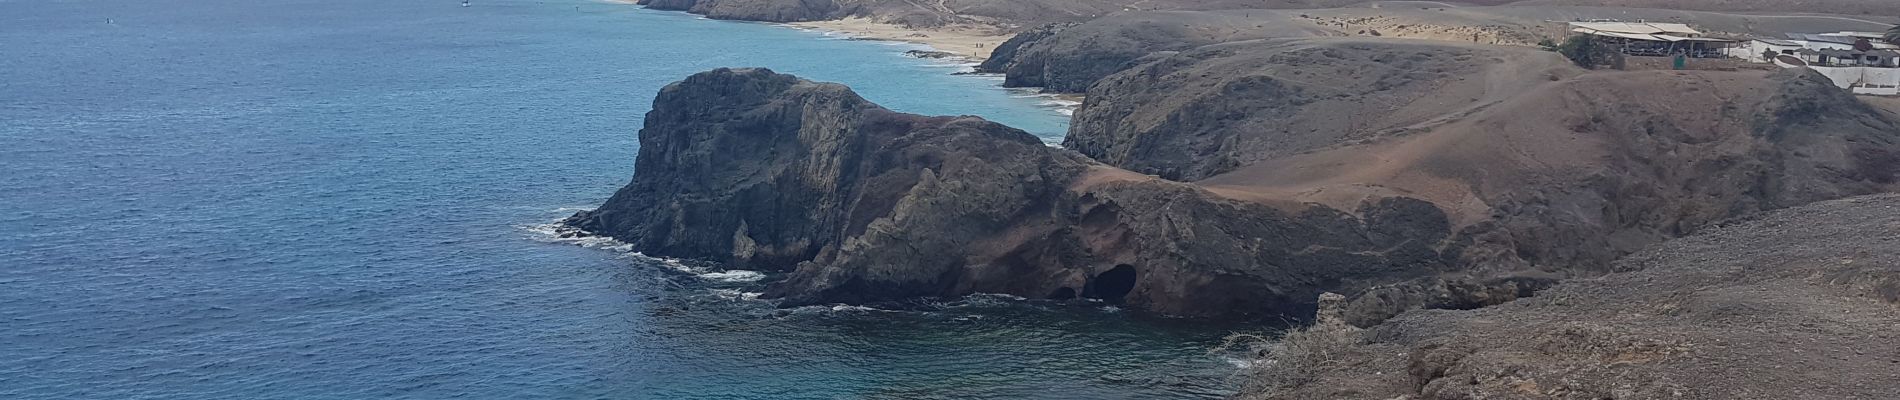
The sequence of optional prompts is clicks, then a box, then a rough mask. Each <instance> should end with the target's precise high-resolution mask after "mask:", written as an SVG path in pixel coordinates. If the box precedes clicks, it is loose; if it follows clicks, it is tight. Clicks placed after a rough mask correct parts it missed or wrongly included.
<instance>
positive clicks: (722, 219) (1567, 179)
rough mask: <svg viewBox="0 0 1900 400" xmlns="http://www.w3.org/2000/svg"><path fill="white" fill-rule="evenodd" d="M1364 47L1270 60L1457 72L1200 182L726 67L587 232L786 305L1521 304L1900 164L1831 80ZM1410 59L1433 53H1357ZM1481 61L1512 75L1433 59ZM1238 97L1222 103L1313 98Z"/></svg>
mask: <svg viewBox="0 0 1900 400" xmlns="http://www.w3.org/2000/svg"><path fill="white" fill-rule="evenodd" d="M1346 43H1347V44H1348V45H1345V46H1321V47H1319V48H1318V49H1319V50H1317V51H1284V52H1277V53H1273V54H1290V55H1291V56H1289V57H1293V58H1287V59H1284V60H1294V61H1300V60H1308V58H1309V57H1318V59H1321V60H1335V61H1339V60H1344V61H1351V63H1347V64H1337V63H1335V64H1328V63H1316V64H1313V65H1315V68H1319V69H1322V70H1325V71H1329V72H1332V73H1343V74H1346V75H1354V76H1360V77H1361V78H1363V79H1370V80H1372V81H1374V82H1380V81H1389V80H1395V79H1437V80H1440V81H1442V82H1439V83H1419V82H1393V83H1392V88H1393V90H1394V91H1407V92H1411V91H1415V92H1418V93H1415V94H1408V95H1405V96H1399V97H1390V98H1387V99H1390V100H1391V101H1390V102H1378V104H1381V105H1383V106H1387V107H1395V108H1393V109H1390V110H1388V111H1387V112H1388V113H1400V114H1403V113H1420V114H1417V115H1436V116H1437V117H1433V118H1424V119H1422V120H1420V121H1421V122H1418V123H1415V124H1411V125H1405V126H1403V127H1402V129H1391V130H1376V131H1373V132H1376V133H1377V134H1373V135H1347V136H1338V135H1339V133H1338V132H1333V131H1326V130H1321V129H1309V130H1301V129H1294V130H1286V131H1283V132H1281V133H1280V135H1283V136H1288V137H1281V138H1276V139H1274V140H1280V141H1283V142H1285V143H1306V144H1307V145H1308V147H1305V148H1301V149H1299V150H1290V151H1285V152H1281V153H1272V154H1271V155H1269V156H1268V157H1265V159H1263V160H1259V161H1257V162H1252V163H1250V164H1245V165H1241V166H1238V167H1234V168H1232V171H1231V172H1228V173H1223V174H1220V175H1217V176H1214V177H1212V178H1209V179H1205V180H1202V181H1199V182H1195V183H1180V182H1173V181H1167V180H1162V179H1159V178H1156V177H1153V176H1147V175H1141V174H1137V173H1133V172H1129V171H1126V170H1122V169H1118V168H1114V167H1111V166H1108V165H1103V164H1101V163H1098V162H1097V161H1095V160H1091V159H1089V158H1086V157H1084V156H1082V155H1080V154H1077V153H1074V152H1072V151H1069V150H1063V149H1055V148H1050V147H1047V146H1044V145H1042V144H1041V143H1040V142H1039V141H1038V140H1036V138H1034V137H1032V136H1030V135H1028V134H1027V133H1024V132H1021V131H1018V130H1015V129H1011V128H1009V127H1005V126H1002V125H998V124H995V123H991V122H988V121H983V120H981V119H978V118H974V117H922V116H916V115H908V114H901V113H896V112H892V111H889V110H885V109H883V108H880V107H878V106H876V105H874V104H871V103H869V102H867V101H865V100H863V99H862V98H859V97H858V96H857V95H856V94H854V93H852V92H851V91H850V90H849V89H847V88H845V87H843V86H839V85H835V84H821V83H811V82H806V81H802V80H799V79H797V78H795V77H791V76H787V75H780V74H776V73H772V72H770V71H766V70H717V71H713V72H708V73H702V74H698V75H694V76H692V77H690V78H688V79H686V80H685V81H682V82H680V83H676V84H674V85H670V86H668V87H667V88H666V89H665V90H663V91H662V92H661V94H660V96H659V97H658V99H657V100H656V101H655V104H654V109H653V111H652V112H651V113H650V114H648V117H647V119H646V127H645V128H644V129H642V130H641V131H640V143H641V148H640V155H639V161H638V163H637V168H638V169H637V170H636V176H635V177H634V179H633V182H632V183H631V184H629V185H628V186H627V187H626V188H623V189H622V190H621V191H620V192H618V193H616V194H615V195H614V196H613V198H612V199H610V200H609V201H608V202H607V203H606V204H603V205H602V206H601V207H600V208H599V209H597V210H594V211H588V212H583V213H580V214H577V215H575V216H574V217H572V218H570V219H569V220H568V221H567V223H568V224H570V225H572V226H575V227H578V228H581V229H583V230H585V231H589V232H593V233H596V234H602V235H609V236H613V237H615V238H618V239H620V240H623V241H626V242H628V243H631V244H633V245H634V247H635V248H636V249H637V250H640V251H643V252H646V253H647V254H650V255H656V256H671V257H683V258H694V259H703V260H711V261H717V262H724V263H728V264H729V265H733V266H737V267H744V268H754V269H771V270H792V271H793V272H791V273H790V274H788V276H787V277H786V278H785V279H784V280H782V281H780V282H777V283H775V284H773V285H772V286H771V287H769V288H768V289H767V291H766V296H767V297H771V298H782V299H784V303H783V304H786V305H799V304H812V303H827V302H850V303H863V302H878V301H886V300H897V299H903V298H908V297H918V296H954V295H962V294H969V293H974V292H991V293H1008V294H1016V295H1022V296H1025V297H1036V298H1043V297H1053V298H1068V297H1075V296H1081V297H1093V298H1101V299H1107V300H1110V301H1116V302H1123V303H1126V304H1129V305H1133V306H1137V307H1141V308H1146V309H1149V310H1153V311H1158V312H1162V313H1168V314H1176V315H1204V316H1213V315H1261V314H1290V315H1296V316H1298V315H1307V314H1308V313H1310V312H1312V308H1311V307H1312V305H1313V301H1312V300H1311V299H1314V298H1315V296H1316V295H1317V294H1318V293H1320V292H1322V291H1335V292H1340V293H1345V294H1347V295H1349V296H1352V297H1353V299H1352V300H1351V301H1350V302H1349V305H1348V310H1347V311H1348V312H1347V313H1346V317H1347V318H1348V319H1350V320H1352V321H1353V322H1354V323H1356V324H1367V323H1371V322H1376V321H1378V320H1382V319H1384V318H1387V317H1390V316H1392V315H1394V314H1396V313H1398V312H1401V311H1403V310H1405V309H1408V308H1415V307H1420V306H1424V307H1433V308H1472V307H1479V306H1484V305H1490V304H1497V303H1499V302H1504V301H1509V300H1512V299H1515V298H1518V297H1522V296H1525V295H1528V294H1530V293H1532V292H1534V291H1536V290H1539V289H1541V288H1543V287H1546V286H1548V285H1549V284H1550V282H1551V281H1552V280H1553V279H1555V278H1561V277H1566V276H1577V275H1596V274H1601V273H1604V272H1607V271H1608V270H1609V267H1608V266H1609V264H1610V262H1611V261H1612V260H1614V259H1616V258H1617V257H1620V256H1622V255H1625V254H1628V253H1630V252H1633V251H1636V250H1638V249H1640V248H1642V247H1643V246H1646V245H1650V244H1653V243H1656V242H1659V241H1661V240H1664V239H1668V238H1673V237H1679V236H1682V235H1686V234H1689V233H1693V232H1695V231H1697V230H1699V229H1700V228H1701V227H1704V226H1707V225H1710V224H1713V223H1716V222H1719V221H1722V220H1724V219H1728V218H1733V217H1736V216H1740V215H1745V214H1749V213H1753V212H1757V211H1761V210H1769V209H1775V208H1781V207H1788V206H1794V205H1799V204H1804V203H1808V202H1812V201H1817V200H1825V199H1831V198H1839V197H1844V196H1850V195H1855V194H1863V193H1873V192H1879V191H1886V190H1891V189H1892V188H1894V186H1895V183H1896V180H1900V176H1896V174H1897V173H1900V168H1896V165H1900V155H1897V154H1900V127H1897V125H1896V124H1895V123H1894V117H1893V116H1891V115H1888V113H1886V112H1884V111H1879V110H1876V109H1874V108H1872V107H1869V106H1867V105H1866V104H1863V103H1861V102H1860V101H1859V100H1856V99H1855V98H1854V97H1853V96H1851V95H1847V94H1844V93H1841V92H1840V91H1839V90H1838V89H1835V88H1833V87H1832V86H1831V85H1829V84H1828V83H1827V82H1826V81H1825V80H1824V78H1820V77H1818V76H1814V75H1812V74H1805V75H1804V74H1799V73H1795V72H1778V73H1773V74H1770V73H1766V72H1732V73H1678V72H1655V73H1600V74H1595V73H1593V74H1582V75H1575V74H1576V73H1577V72H1576V71H1570V72H1564V71H1562V70H1557V71H1552V70H1549V69H1547V68H1544V67H1547V66H1554V65H1561V64H1562V61H1561V60H1555V61H1553V60H1545V59H1543V58H1532V59H1531V60H1533V61H1530V62H1528V63H1525V62H1524V61H1523V60H1522V59H1520V58H1516V57H1498V58H1490V57H1493V56H1496V54H1492V53H1486V52H1484V51H1479V50H1472V51H1474V53H1461V52H1459V51H1456V50H1455V49H1452V50H1445V51H1444V52H1445V53H1447V54H1443V55H1432V56H1427V55H1420V54H1418V53H1413V52H1408V51H1400V50H1403V49H1398V50H1395V49H1391V48H1383V47H1380V46H1382V45H1381V44H1380V43H1381V42H1376V41H1375V42H1365V41H1363V40H1348V41H1346ZM1412 45H1413V44H1412V43H1410V42H1407V43H1401V44H1399V46H1400V47H1405V46H1412ZM1380 49H1383V50H1380ZM1328 51H1331V52H1334V53H1336V54H1332V55H1326V53H1327V52H1328ZM1364 51H1371V53H1370V54H1375V55H1378V56H1374V57H1371V58H1366V57H1363V56H1364V55H1363V54H1357V53H1355V52H1364ZM1349 53H1351V54H1349ZM1233 54H1247V53H1233ZM1386 56H1390V57H1393V59H1392V60H1414V61H1418V62H1419V63H1420V65H1421V66H1420V67H1417V68H1409V69H1407V71H1404V72H1391V73H1385V72H1378V71H1356V70H1354V69H1352V68H1343V67H1342V65H1343V66H1350V64H1352V63H1368V62H1378V60H1379V59H1382V58H1383V57H1386ZM1467 56H1469V57H1470V58H1471V59H1473V60H1492V61H1496V62H1500V63H1501V64H1500V65H1498V66H1494V67H1491V68H1487V69H1483V70H1482V71H1488V72H1478V73H1467V72H1469V71H1465V70H1449V71H1453V72H1445V71H1443V70H1437V69H1433V68H1431V67H1428V66H1425V65H1426V64H1429V63H1427V62H1426V61H1429V60H1437V59H1438V58H1441V57H1442V58H1444V59H1446V60H1458V59H1459V58H1461V57H1467ZM1190 60H1198V59H1196V58H1190ZM1509 60H1518V61H1514V62H1503V61H1509ZM1158 62H1167V61H1158ZM1342 62H1343V61H1342ZM1546 62H1548V63H1549V64H1548V65H1546V64H1545V63H1546ZM1532 67H1536V68H1532ZM1553 68H1554V67H1553ZM1264 71H1266V72H1262V73H1263V74H1267V75H1268V76H1270V77H1271V78H1264V79H1263V78H1253V77H1249V76H1248V75H1245V74H1242V75H1240V76H1236V77H1219V78H1216V77H1215V76H1214V75H1200V74H1194V75H1189V76H1190V77H1197V76H1205V77H1207V78H1201V79H1238V80H1243V81H1244V80H1248V79H1256V81H1257V82H1256V83H1249V85H1263V86H1272V85H1275V83H1273V82H1272V81H1273V80H1282V78H1280V77H1283V76H1299V74H1296V73H1295V72H1297V70H1284V69H1276V68H1267V69H1265V70H1264ZM1289 71H1292V72H1289ZM1130 73H1138V72H1135V71H1131V72H1130ZM1274 76H1279V77H1274ZM1183 79H1190V78H1183ZM1308 79H1314V78H1308ZM1289 81H1290V80H1289ZM1316 82H1323V81H1304V82H1291V83H1286V84H1284V85H1286V86H1287V87H1298V86H1300V85H1313V84H1315V83H1316ZM1460 82H1463V83H1460ZM1204 86H1207V85H1182V87H1204ZM1207 87H1215V88H1220V87H1221V85H1212V86H1207ZM1220 90H1228V89H1220ZM1286 93H1295V94H1300V93H1304V94H1301V95H1302V96H1305V95H1314V94H1319V95H1322V96H1321V97H1326V96H1336V95H1337V94H1333V95H1327V94H1326V93H1328V92H1321V91H1318V90H1316V89H1311V88H1309V89H1298V90H1290V91H1286ZM1339 93H1346V94H1347V95H1349V96H1350V95H1353V94H1352V93H1358V92H1350V91H1344V92H1339ZM1150 94H1152V93H1133V94H1132V95H1150ZM1162 95H1166V94H1165V93H1162ZM1360 95H1364V94H1360ZM1408 96H1409V97H1408ZM1229 98H1230V99H1233V100H1234V101H1235V102H1236V103H1233V104H1210V105H1204V106H1199V107H1211V108H1213V109H1216V110H1220V109H1232V110H1247V108H1246V107H1249V106H1252V105H1257V104H1267V105H1269V106H1270V107H1290V108H1293V109H1295V110H1296V111H1297V108H1298V107H1300V106H1301V105H1302V103H1298V102H1294V103H1276V102H1269V101H1261V100H1259V99H1258V98H1255V97H1248V96H1231V97H1229ZM1407 98H1410V99H1413V100H1410V101H1411V103H1417V104H1426V103H1430V104H1426V105H1429V107H1423V108H1411V107H1409V106H1404V105H1403V104H1402V103H1404V101H1400V100H1403V99H1407ZM1455 99H1466V100H1465V101H1449V100H1455ZM1090 101H1116V99H1115V97H1114V96H1102V97H1100V98H1099V100H1098V99H1097V98H1091V99H1090ZM1275 104H1278V105H1275ZM1222 107H1227V108H1222ZM1349 110H1357V111H1352V113H1360V114H1364V113H1371V112H1373V111H1371V110H1368V109H1349ZM1393 110H1396V111H1393ZM1238 112H1242V113H1246V112H1247V111H1238ZM1434 113H1436V114H1434ZM1298 114H1300V112H1293V115H1298ZM1267 115H1286V114H1272V113H1269V114H1267ZM1526 116H1535V117H1529V118H1527V117H1526ZM1245 134H1249V133H1248V132H1245V131H1234V130H1232V129H1210V130H1207V131H1206V133H1205V135H1217V136H1218V135H1228V136H1231V137H1239V135H1245ZM1299 135H1322V136H1316V137H1307V138H1299V137H1292V136H1299ZM1171 140H1176V139H1175V138H1169V137H1158V138H1156V139H1153V140H1138V141H1135V144H1136V145H1139V146H1165V145H1169V143H1171ZM1301 140H1307V142H1302V141H1301ZM1226 141H1227V142H1234V141H1235V140H1233V139H1228V140H1226ZM1329 142H1330V143H1329ZM1264 149H1271V148H1270V147H1268V148H1264ZM1262 151H1267V150H1262ZM1133 154H1137V155H1139V154H1167V153H1159V152H1142V151H1136V152H1134V153H1133ZM1130 160H1135V161H1153V160H1143V159H1141V158H1139V157H1137V158H1131V159H1130ZM1190 160H1191V159H1190ZM1131 165H1133V164H1131Z"/></svg>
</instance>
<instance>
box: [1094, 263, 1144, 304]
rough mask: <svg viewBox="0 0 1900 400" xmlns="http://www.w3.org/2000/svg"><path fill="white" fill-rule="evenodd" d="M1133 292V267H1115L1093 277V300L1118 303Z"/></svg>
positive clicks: (1123, 265) (1122, 265)
mask: <svg viewBox="0 0 1900 400" xmlns="http://www.w3.org/2000/svg"><path fill="white" fill-rule="evenodd" d="M1134 290H1135V266H1133V265H1128V264H1121V265H1116V266H1115V268H1109V269H1108V270H1107V271H1102V273H1100V274H1096V275H1095V290H1094V292H1095V296H1094V297H1095V298H1098V299H1102V300H1107V301H1111V302H1120V301H1122V298H1123V297H1127V296H1128V292H1131V291H1134Z"/></svg>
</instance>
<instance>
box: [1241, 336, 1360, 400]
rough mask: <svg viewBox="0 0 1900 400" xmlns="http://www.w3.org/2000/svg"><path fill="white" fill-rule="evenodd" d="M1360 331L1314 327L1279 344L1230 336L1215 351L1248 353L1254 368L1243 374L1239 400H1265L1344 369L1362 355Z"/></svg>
mask: <svg viewBox="0 0 1900 400" xmlns="http://www.w3.org/2000/svg"><path fill="white" fill-rule="evenodd" d="M1362 343H1363V339H1362V336H1361V335H1360V333H1359V331H1358V330H1356V329H1352V328H1344V327H1328V326H1325V325H1314V326H1309V327H1304V328H1297V329H1294V330H1291V331H1288V332H1287V333H1286V335H1285V336H1281V337H1280V338H1279V339H1278V340H1273V339H1268V338H1266V337H1264V336H1260V335H1252V334H1233V335H1228V336H1227V339H1226V341H1225V342H1224V343H1223V344H1222V345H1221V347H1219V348H1217V349H1216V351H1235V350H1247V351H1248V352H1249V353H1250V354H1253V355H1254V358H1253V367H1252V368H1249V369H1248V370H1247V371H1245V372H1243V373H1244V374H1246V375H1245V376H1243V377H1241V384H1240V395H1239V396H1237V397H1239V398H1247V399H1257V398H1268V397H1272V396H1274V395H1277V394H1281V393H1282V392H1284V391H1286V390H1287V389H1291V388H1296V387H1299V386H1301V385H1305V384H1308V383H1312V381H1313V380H1314V379H1317V378H1318V377H1319V376H1321V375H1322V374H1324V373H1326V372H1328V371H1333V370H1336V369H1340V368H1344V367H1346V365H1344V364H1345V363H1346V360H1350V359H1355V357H1352V354H1354V352H1357V351H1361V346H1360V345H1361V344H1362Z"/></svg>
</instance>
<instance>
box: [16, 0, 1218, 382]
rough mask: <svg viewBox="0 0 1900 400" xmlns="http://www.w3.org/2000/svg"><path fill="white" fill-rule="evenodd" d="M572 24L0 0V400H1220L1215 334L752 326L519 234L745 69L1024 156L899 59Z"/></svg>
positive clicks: (932, 73) (1025, 310) (752, 39)
mask: <svg viewBox="0 0 1900 400" xmlns="http://www.w3.org/2000/svg"><path fill="white" fill-rule="evenodd" d="M844 39H845V38H842V37H838V36H834V35H826V34H824V33H821V32H809V31H799V30H795V29H791V28H786V27H782V26H774V25H770V24H758V23H740V22H724V21H711V20H705V19H702V18H698V17H696V16H692V15H687V14H682V13H673V12H660V11H647V10H643V9H640V8H638V7H635V6H630V5H624V4H616V3H606V2H594V1H580V0H571V1H568V0H546V1H528V0H513V1H505V0H475V1H474V2H473V3H472V5H471V7H466V8H464V7H461V6H460V2H459V1H454V0H434V1H412V0H403V1H391V0H321V1H318V0H279V1H268V2H264V1H253V0H194V1H182V0H87V1H71V0H0V171H4V172H3V173H0V327H3V328H4V329H0V398H5V399H136V398H180V399H361V398H419V399H434V398H451V397H455V398H627V399H860V398H863V399H882V398H891V399H931V398H941V399H985V398H989V399H1018V398H1053V399H1061V398H1070V399H1123V398H1197V397H1219V396H1221V395H1224V394H1227V393H1229V391H1230V390H1231V388H1232V384H1231V379H1230V377H1231V376H1232V375H1233V374H1234V373H1235V372H1236V371H1237V367H1235V366H1234V363H1232V362H1229V360H1227V359H1226V358H1225V357H1224V356H1222V355H1218V354H1209V353H1208V351H1207V350H1208V349H1209V348H1211V347H1213V346H1214V345H1215V344H1217V343H1218V342H1219V339H1220V337H1222V336H1224V335H1225V334H1226V333H1228V332H1230V331H1232V330H1235V329H1240V328H1244V326H1243V327H1238V328H1237V327H1235V326H1230V325H1222V324H1214V323H1206V322H1197V321H1186V320H1175V319H1168V318H1161V317H1155V316H1150V315H1145V314H1142V313H1139V312H1133V311H1124V310H1119V309H1116V308H1114V307H1110V306H1104V305H1101V304H1091V303H1051V302H1044V301H1033V300H1022V299H1016V298H1009V297H1007V296H993V295H978V296H971V297H968V298H959V299H937V300H919V301H917V302H916V304H915V305H914V306H913V307H906V308H903V309H901V310H881V309H871V308H864V307H850V306H814V307H801V308H794V309H778V308H776V307H774V306H773V305H772V304H771V303H769V302H766V301H761V300H757V299H755V298H753V296H754V295H753V294H752V293H755V292H757V291H758V288H759V287H761V286H762V285H763V283H764V282H766V281H767V280H769V279H772V278H773V277H771V276H766V275H763V274H757V273H750V272H746V271H723V270H720V269H719V268H718V267H717V266H704V265H695V264H690V263H678V262H673V261H668V260H656V259H652V258H647V257H644V256H640V255H638V254H636V253H630V252H629V251H628V249H626V248H625V247H624V246H619V245H617V244H615V243H608V242H598V241H596V242H576V241H567V240H561V239H557V238H555V237H553V236H551V235H549V234H548V232H549V229H548V224H549V223H551V222H553V221H555V220H558V219H560V218H561V217H564V216H566V215H569V214H572V213H573V212H575V211H578V210H582V209H587V208H591V207H592V206H593V205H596V204H598V203H599V202H601V201H602V200H604V199H606V197H607V196H608V195H610V194H612V192H613V191H614V190H615V189H618V188H619V186H621V185H624V184H625V183H626V182H627V180H628V179H629V177H630V176H631V175H632V173H633V161H634V155H635V152H636V150H637V147H636V146H637V143H636V136H635V135H636V132H637V130H638V128H639V126H640V125H641V116H642V114H643V113H645V111H646V110H647V109H648V108H649V107H650V104H651V100H652V98H653V95H654V94H655V93H656V92H657V91H658V90H659V89H660V87H662V86H664V85H665V84H667V83H669V82H672V81H676V80H678V79H680V78H683V77H685V76H686V75H689V74H691V73H694V72H698V71H702V70H707V69H712V68H716V67H743V66H762V67H769V68H772V69H775V70H778V71H780V72H788V73H794V74H798V75H801V76H803V77H806V78H809V79H814V80H822V81H834V82H842V83H845V84H848V85H850V86H851V87H852V88H854V89H856V90H857V91H858V92H859V93H861V94H862V95H864V96H865V97H866V98H868V99H870V100H872V101H875V102H878V103H880V104H883V105H884V106H886V107H889V108H892V109H895V110H898V111H905V112H912V113H921V114H933V115H948V114H968V115H979V116H983V117H986V118H989V119H992V120H996V121H999V122H1003V123H1006V124H1009V125H1011V126H1015V127H1018V128H1021V129H1024V130H1026V131H1029V132H1031V133H1034V134H1037V135H1039V136H1042V137H1044V138H1045V139H1046V140H1050V141H1052V142H1053V141H1056V140H1058V139H1059V138H1060V136H1061V135H1062V133H1063V132H1064V131H1065V130H1066V129H1067V126H1066V125H1067V118H1066V117H1064V116H1063V115H1062V114H1061V110H1059V109H1055V108H1052V107H1051V106H1050V101H1049V99H1047V98H1044V97H1039V96H1035V95H1033V94H1032V93H1028V92H1022V91H1016V90H1008V89H1002V88H999V87H997V85H998V83H999V82H1000V79H998V78H995V77H981V76H961V75H952V73H953V72H957V71H959V70H962V69H967V68H968V66H967V65H959V64H953V63H945V62H943V61H938V60H922V59H914V58H908V57H904V56H903V55H902V54H901V53H902V52H903V51H905V50H910V49H914V48H915V47H914V46H910V45H904V44H898V43H888V42H872V41H858V40H844Z"/></svg>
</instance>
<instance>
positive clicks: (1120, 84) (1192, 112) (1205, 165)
mask: <svg viewBox="0 0 1900 400" xmlns="http://www.w3.org/2000/svg"><path fill="white" fill-rule="evenodd" d="M1565 64H1566V63H1565V62H1564V61H1563V59H1562V58H1561V57H1560V56H1558V55H1556V54H1555V53H1550V52H1544V51H1538V50H1535V49H1521V48H1512V47H1500V46H1471V45H1464V44H1459V43H1445V42H1429V41H1408V40H1391V39H1372V38H1361V39H1350V38H1329V39H1293V40H1267V41H1243V42H1233V43H1224V44H1219V45H1213V46H1205V47H1200V48H1196V49H1193V50H1190V51H1186V52H1182V53H1180V54H1175V55H1172V56H1169V57H1162V58H1160V59H1159V60H1157V61H1155V62H1150V63H1146V64H1143V65H1140V66H1138V67H1135V68H1133V69H1132V70H1129V71H1127V72H1125V73H1119V74H1115V75H1113V76H1110V77H1108V78H1107V79H1104V80H1102V82H1101V83H1100V84H1098V85H1097V86H1096V87H1095V88H1094V89H1093V90H1091V91H1090V92H1089V96H1088V100H1087V101H1085V102H1084V103H1083V104H1082V106H1081V107H1080V108H1079V109H1077V110H1076V113H1075V121H1074V123H1073V124H1072V125H1071V127H1070V130H1069V135H1068V137H1067V138H1066V139H1065V140H1064V142H1063V146H1064V147H1068V148H1071V149H1075V150H1076V151H1080V152H1082V154H1086V155H1088V156H1089V157H1092V158H1095V159H1096V160H1101V161H1102V162H1105V163H1108V164H1111V165H1115V166H1119V167H1122V168H1127V169H1129V170H1132V171H1136V172H1141V173H1145V174H1153V175H1158V176H1161V177H1162V178H1167V179H1171V180H1178V181H1197V180H1202V179H1207V178H1210V177H1213V176H1215V175H1219V174H1221V173H1225V172H1229V171H1232V170H1234V169H1236V168H1239V167H1241V166H1245V165H1249V164H1253V163H1256V162H1259V161H1262V160H1268V159H1276V158H1282V157H1286V156H1290V155H1294V154H1301V153H1307V152H1312V151H1315V150H1320V149H1327V148H1335V147H1342V146H1347V145H1351V144H1354V143H1365V142H1369V141H1373V140H1377V139H1381V138H1386V137H1391V136H1399V135H1405V134H1408V133H1412V132H1416V131H1422V130H1425V129H1429V128H1431V127H1432V124H1434V123H1442V122H1445V121H1450V120H1454V119H1456V118H1458V117H1460V116H1461V115H1462V114H1468V113H1471V112H1475V111H1478V110H1481V109H1482V107H1485V106H1489V105H1491V104H1495V102H1498V101H1501V100H1502V97H1504V96H1511V95H1515V94H1516V93H1509V92H1507V91H1503V90H1493V91H1490V92H1487V89H1489V87H1490V86H1508V87H1514V88H1529V87H1535V86H1536V85H1537V84H1542V83H1548V82H1550V81H1552V80H1556V79H1561V78H1564V77H1567V76H1571V75H1576V74H1577V73H1578V72H1577V71H1574V70H1573V69H1572V68H1568V66H1567V65H1565ZM1487 95H1488V96H1491V97H1492V98H1487V99H1479V98H1475V97H1474V96H1487Z"/></svg>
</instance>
